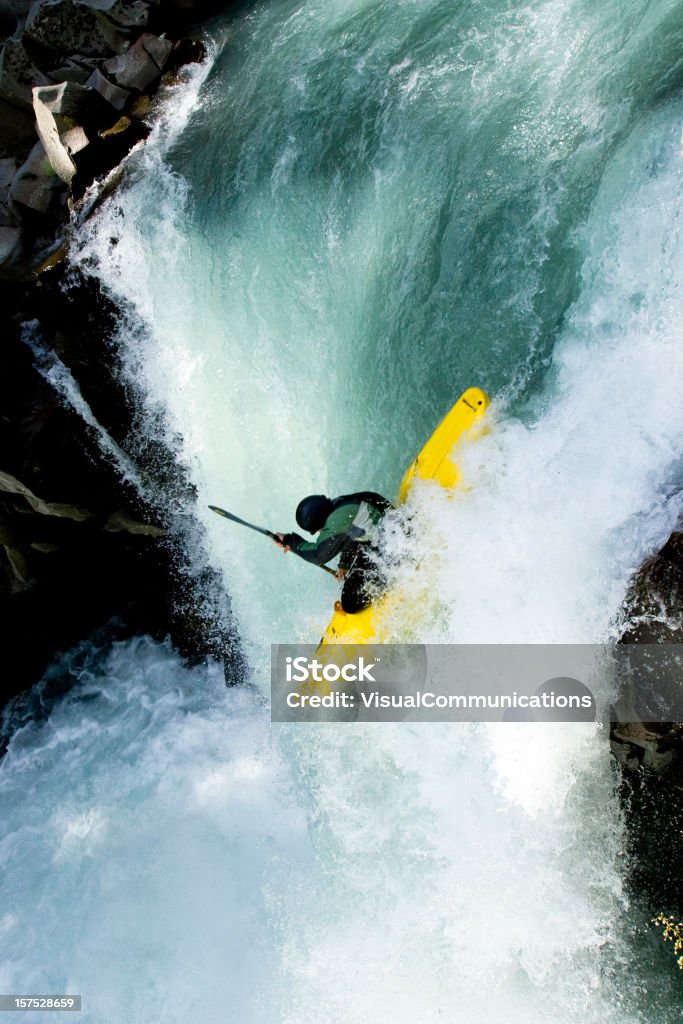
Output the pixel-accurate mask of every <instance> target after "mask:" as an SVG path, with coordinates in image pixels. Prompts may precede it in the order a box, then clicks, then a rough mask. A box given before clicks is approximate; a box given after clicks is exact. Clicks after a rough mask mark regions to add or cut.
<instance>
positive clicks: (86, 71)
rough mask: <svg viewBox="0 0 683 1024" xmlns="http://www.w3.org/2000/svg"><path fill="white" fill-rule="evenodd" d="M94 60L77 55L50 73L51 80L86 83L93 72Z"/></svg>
mask: <svg viewBox="0 0 683 1024" xmlns="http://www.w3.org/2000/svg"><path fill="white" fill-rule="evenodd" d="M93 64H94V61H88V60H86V58H85V57H79V56H76V57H74V58H69V59H68V60H66V61H64V63H63V64H61V65H60V66H59V67H58V68H55V69H54V71H50V72H49V73H48V78H49V79H50V81H51V82H56V83H57V84H59V83H60V82H76V83H77V84H78V85H85V83H86V82H87V80H88V78H90V76H91V75H92V73H93V66H92V65H93Z"/></svg>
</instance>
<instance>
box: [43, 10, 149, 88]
mask: <svg viewBox="0 0 683 1024" xmlns="http://www.w3.org/2000/svg"><path fill="white" fill-rule="evenodd" d="M24 32H25V34H26V35H27V36H29V37H30V38H31V39H32V40H33V41H34V42H36V43H38V44H40V45H41V46H43V47H45V48H46V49H48V50H52V51H55V52H56V53H58V54H72V53H81V54H83V56H85V57H108V56H109V54H110V53H112V51H113V52H114V53H122V52H123V51H124V50H125V49H126V47H127V45H128V41H129V35H128V34H127V33H126V32H125V31H124V30H123V29H121V28H118V27H117V26H115V25H114V24H113V23H112V22H110V21H109V20H108V19H107V18H106V16H105V15H103V14H102V13H101V12H100V11H98V10H93V9H92V8H89V7H86V6H84V5H83V4H80V3H77V2H76V0H36V2H35V3H34V4H33V6H32V7H31V9H30V11H29V13H28V16H27V18H26V24H25V26H24ZM34 84H35V83H34Z"/></svg>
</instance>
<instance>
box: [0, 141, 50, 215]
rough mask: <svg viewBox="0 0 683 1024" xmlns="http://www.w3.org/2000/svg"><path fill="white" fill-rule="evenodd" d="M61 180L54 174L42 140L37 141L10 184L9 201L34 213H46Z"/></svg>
mask: <svg viewBox="0 0 683 1024" xmlns="http://www.w3.org/2000/svg"><path fill="white" fill-rule="evenodd" d="M60 191H61V192H63V191H64V184H63V182H62V181H61V180H60V179H59V178H58V177H57V175H56V174H55V172H54V170H53V168H52V165H51V164H50V161H49V160H48V157H47V153H46V152H45V148H44V146H43V144H42V142H37V143H36V144H35V146H34V147H33V149H32V150H31V152H30V153H29V155H28V159H27V160H26V162H25V163H24V164H22V166H21V167H20V168H19V170H18V171H17V173H16V175H15V176H14V180H13V181H12V184H11V186H10V190H9V195H10V201H11V203H13V204H15V205H16V204H18V206H19V207H26V208H27V209H29V210H33V211H35V212H36V213H43V214H44V213H47V212H48V210H49V209H50V207H51V206H52V204H53V202H54V200H55V196H56V194H57V193H58V192H60Z"/></svg>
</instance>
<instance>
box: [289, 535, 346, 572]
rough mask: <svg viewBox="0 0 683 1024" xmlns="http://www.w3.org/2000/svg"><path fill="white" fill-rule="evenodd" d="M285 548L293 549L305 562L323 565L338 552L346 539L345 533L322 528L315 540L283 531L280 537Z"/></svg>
mask: <svg viewBox="0 0 683 1024" xmlns="http://www.w3.org/2000/svg"><path fill="white" fill-rule="evenodd" d="M282 540H283V544H284V546H285V550H288V549H291V550H292V551H295V552H296V553H297V555H299V556H300V557H301V558H305V559H306V561H307V562H315V564H316V565H325V564H326V562H330V561H331V560H332V559H333V558H334V557H335V556H336V555H338V554H339V552H340V551H341V549H342V548H343V546H344V541H345V540H346V536H345V534H339V533H333V532H331V531H329V532H328V531H325V530H323V531H322V533H321V534H320V537H319V538H318V540H317V541H310V540H304V538H303V537H300V536H299V534H298V533H285V534H284V535H283V537H282Z"/></svg>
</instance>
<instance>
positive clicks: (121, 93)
mask: <svg viewBox="0 0 683 1024" xmlns="http://www.w3.org/2000/svg"><path fill="white" fill-rule="evenodd" d="M85 84H86V85H87V86H89V87H90V88H91V89H96V90H97V92H98V93H99V94H100V96H102V97H103V98H104V99H105V100H106V101H107V103H110V104H111V105H112V107H113V108H114V110H123V109H124V107H125V106H126V105H127V104H128V101H129V100H130V98H131V95H132V94H131V92H130V91H129V90H128V89H122V88H121V86H120V85H116V84H115V83H114V82H112V81H111V80H110V79H109V78H107V77H106V75H103V74H102V72H101V71H100V69H99V68H96V69H95V70H94V71H93V73H92V75H91V76H90V78H89V79H88V80H87V81H86V83H85Z"/></svg>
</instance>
